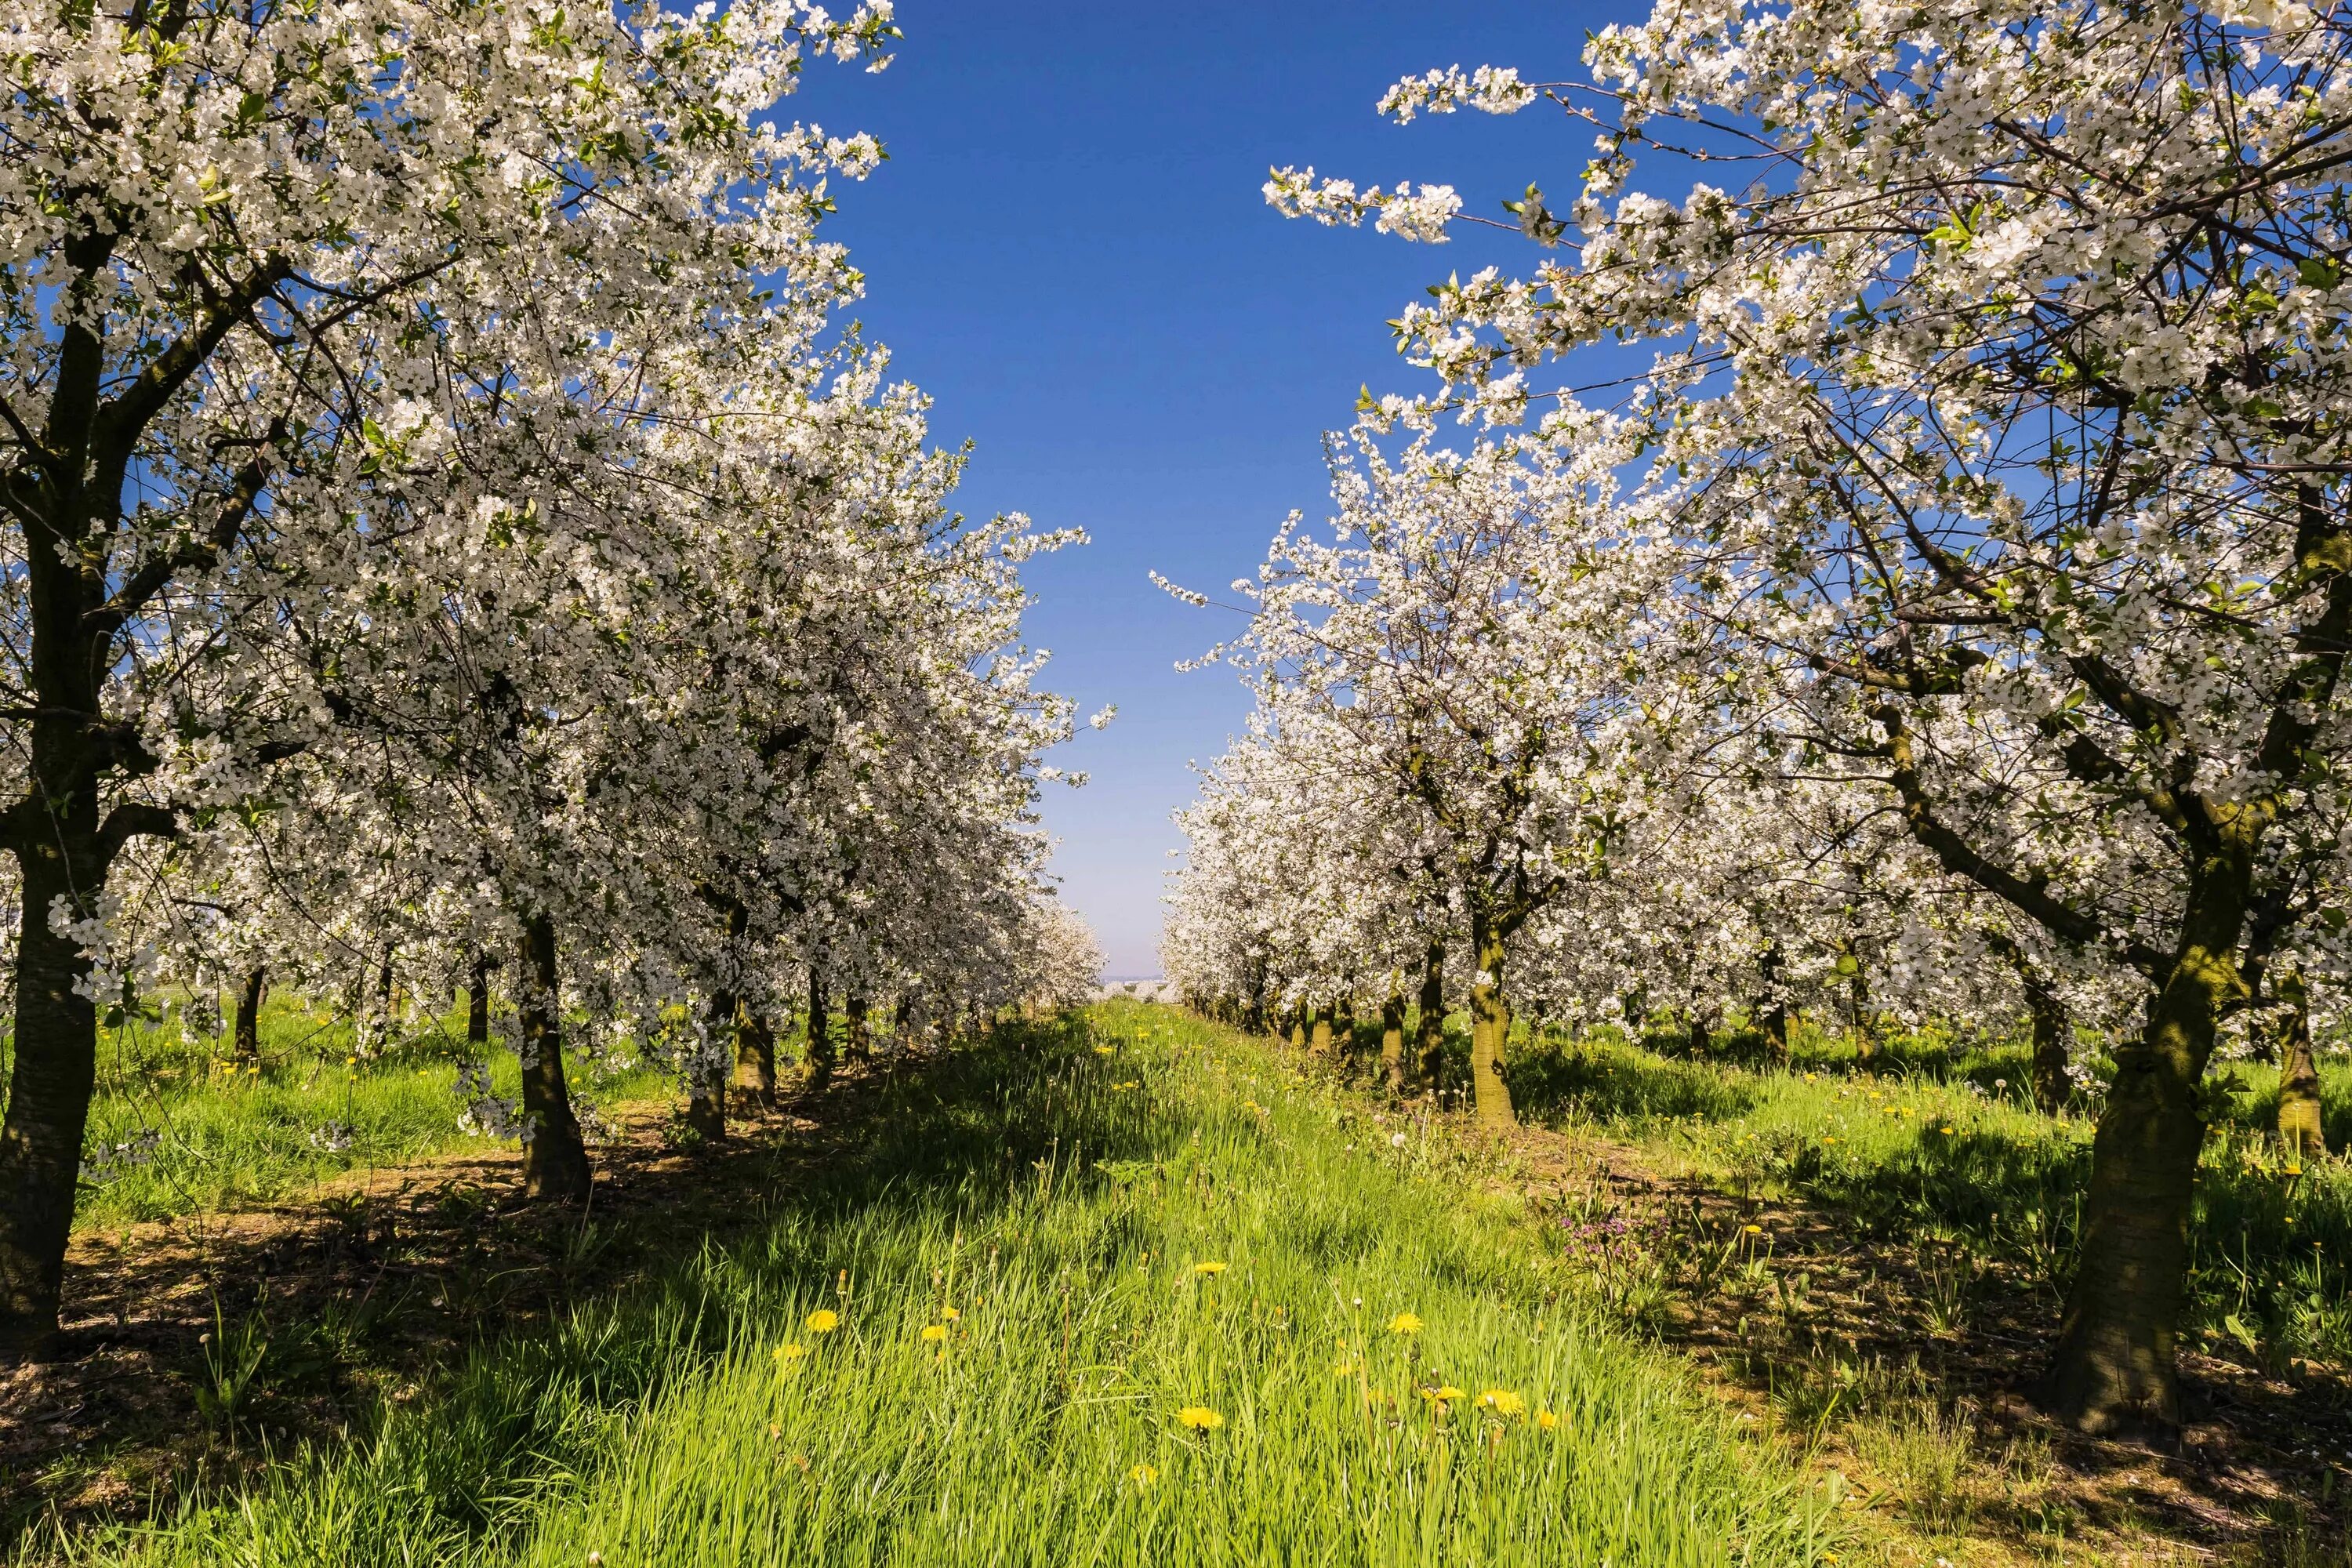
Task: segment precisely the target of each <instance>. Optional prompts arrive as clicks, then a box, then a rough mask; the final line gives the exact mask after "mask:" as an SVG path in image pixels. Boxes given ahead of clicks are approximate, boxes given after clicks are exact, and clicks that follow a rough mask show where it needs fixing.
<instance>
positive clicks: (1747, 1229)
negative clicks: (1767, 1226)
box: [1739, 1225, 1764, 1236]
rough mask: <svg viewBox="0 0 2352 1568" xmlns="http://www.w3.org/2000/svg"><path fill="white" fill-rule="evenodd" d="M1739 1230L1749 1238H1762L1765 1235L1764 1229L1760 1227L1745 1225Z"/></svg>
mask: <svg viewBox="0 0 2352 1568" xmlns="http://www.w3.org/2000/svg"><path fill="white" fill-rule="evenodd" d="M1739 1228H1740V1230H1741V1231H1742V1232H1744V1233H1745V1234H1747V1235H1748V1236H1761V1235H1763V1234H1764V1227H1763V1226H1760V1225H1743V1226H1740V1227H1739Z"/></svg>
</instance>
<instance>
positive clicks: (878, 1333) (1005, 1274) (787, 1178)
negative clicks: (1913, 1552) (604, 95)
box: [25, 1004, 1842, 1568]
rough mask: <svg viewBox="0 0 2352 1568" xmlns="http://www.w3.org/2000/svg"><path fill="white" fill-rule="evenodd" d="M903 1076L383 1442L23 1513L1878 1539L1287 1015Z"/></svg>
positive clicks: (476, 1523)
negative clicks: (1260, 1026)
mask: <svg viewBox="0 0 2352 1568" xmlns="http://www.w3.org/2000/svg"><path fill="white" fill-rule="evenodd" d="M868 1092H870V1093H871V1094H872V1095H874V1096H876V1097H877V1099H876V1100H875V1103H874V1104H873V1106H872V1108H871V1110H870V1114H869V1115H868V1116H867V1118H866V1119H865V1120H864V1121H861V1123H860V1124H859V1126H858V1127H857V1128H856V1133H855V1136H854V1137H845V1138H844V1139H843V1140H842V1141H841V1142H839V1143H838V1144H837V1145H836V1148H837V1151H838V1152H837V1153H835V1155H834V1157H831V1158H827V1159H824V1160H823V1161H822V1162H819V1163H806V1162H803V1163H797V1164H795V1163H790V1162H786V1163H780V1164H779V1165H778V1166H777V1167H776V1169H775V1174H774V1175H773V1176H772V1179H769V1180H767V1181H765V1182H763V1183H762V1184H760V1185H758V1186H757V1187H754V1188H750V1189H747V1190H745V1191H743V1192H742V1193H741V1194H740V1203H741V1205H742V1206H743V1208H744V1209H745V1210H746V1211H747V1212H749V1213H751V1214H752V1215H756V1216H757V1222H756V1223H755V1224H752V1225H751V1226H749V1227H748V1228H742V1229H739V1230H736V1231H734V1232H731V1233H730V1235H729V1237H728V1238H727V1239H725V1240H724V1241H723V1242H720V1241H714V1242H709V1243H706V1244H705V1245H704V1246H702V1247H700V1248H699V1249H698V1250H689V1251H687V1252H685V1253H684V1254H682V1255H681V1256H679V1257H677V1258H676V1259H675V1260H674V1261H673V1262H672V1263H671V1264H670V1265H669V1266H668V1267H666V1268H662V1269H659V1270H656V1271H653V1272H652V1273H651V1274H650V1275H648V1276H646V1277H643V1278H639V1279H635V1280H634V1281H633V1282H631V1283H629V1284H627V1285H625V1286H624V1287H622V1288H620V1289H614V1290H613V1291H610V1292H607V1293H604V1294H597V1295H589V1294H585V1293H583V1294H582V1295H581V1296H580V1297H579V1298H578V1299H575V1300H572V1302H571V1304H570V1305H569V1307H568V1308H567V1309H566V1310H563V1311H562V1312H560V1313H558V1314H556V1315H554V1316H553V1317H552V1318H551V1319H549V1320H547V1321H544V1322H540V1323H526V1324H522V1325H520V1326H518V1327H516V1328H513V1329H510V1330H509V1331H506V1332H503V1333H499V1334H496V1335H493V1336H490V1337H488V1338H486V1339H485V1340H483V1341H482V1342H478V1343H477V1344H476V1346H475V1347H474V1348H473V1350H472V1351H471V1352H470V1353H469V1354H467V1355H466V1356H464V1357H463V1358H461V1359H460V1360H458V1361H457V1362H456V1363H453V1364H451V1365H449V1366H448V1367H447V1368H446V1371H444V1372H442V1373H440V1374H439V1375H437V1376H431V1377H427V1378H425V1379H423V1380H422V1381H421V1382H420V1383H419V1384H418V1385H417V1386H416V1387H415V1389H414V1390H413V1396H412V1397H409V1398H406V1399H404V1400H391V1399H387V1400H385V1401H383V1402H382V1403H380V1404H379V1405H378V1406H377V1407H375V1408H374V1409H373V1410H372V1411H371V1412H369V1413H368V1414H367V1415H366V1416H365V1418H364V1419H363V1420H362V1421H361V1422H360V1423H359V1433H358V1435H357V1436H355V1437H353V1438H352V1440H350V1441H348V1442H340V1443H319V1442H305V1443H299V1444H296V1445H293V1446H290V1447H288V1448H286V1449H285V1450H284V1451H282V1452H277V1453H272V1454H269V1455H268V1457H267V1458H266V1459H265V1460H264V1462H263V1463H261V1465H260V1466H259V1468H257V1470H249V1471H248V1472H247V1479H243V1480H241V1481H239V1482H237V1483H236V1484H233V1485H221V1484H211V1485H206V1484H201V1483H200V1484H198V1485H196V1486H195V1487H194V1489H191V1490H190V1491H188V1492H187V1493H185V1494H184V1497H183V1500H181V1501H180V1502H179V1503H177V1504H176V1505H174V1506H173V1509H171V1510H169V1511H168V1512H167V1514H166V1515H165V1517H163V1519H161V1520H160V1521H157V1522H155V1523H153V1524H152V1525H147V1526H131V1525H120V1526H115V1527H110V1528H102V1529H99V1530H96V1531H82V1532H79V1533H77V1534H74V1535H71V1536H68V1537H64V1538H62V1539H61V1538H59V1537H58V1536H57V1535H55V1534H51V1535H48V1536H46V1537H42V1538H38V1539H37V1540H35V1541H34V1542H30V1543H28V1545H27V1546H26V1549H25V1550H26V1552H28V1553H32V1554H38V1555H43V1556H46V1557H50V1558H55V1559H58V1560H61V1561H65V1562H70V1563H140V1564H152V1565H155V1568H163V1565H167V1564H183V1563H184V1564H197V1563H202V1564H206V1565H208V1568H209V1565H211V1564H216V1563H236V1564H247V1565H251V1568H264V1565H276V1564H296V1563H301V1564H328V1563H446V1564H493V1563H496V1564H518V1565H520V1564H548V1565H555V1564H562V1565H565V1568H578V1565H579V1564H582V1563H604V1564H610V1565H611V1568H623V1565H627V1568H660V1565H664V1564H677V1565H680V1568H683V1565H686V1564H693V1565H695V1568H705V1565H718V1564H730V1563H746V1564H749V1563H774V1562H795V1563H798V1562H809V1563H905V1564H920V1563H956V1564H980V1563H1055V1564H1061V1563H1104V1564H1112V1563H1153V1564H1161V1563H1306V1562H1313V1563H1331V1564H1345V1563H1381V1564H1390V1563H1439V1562H1444V1563H1454V1562H1464V1561H1477V1562H1481V1563H1497V1564H1511V1563H1602V1562H1614V1563H1644V1564H1681V1563H1694V1564H1696V1563H1758V1564H1767V1563H1810V1562H1819V1561H1825V1560H1827V1554H1828V1552H1829V1551H1830V1550H1832V1549H1833V1548H1836V1547H1838V1546H1839V1545H1840V1544H1841V1542H1842V1538H1841V1537H1840V1535H1839V1531H1840V1529H1841V1526H1840V1525H1839V1523H1838V1521H1837V1520H1836V1519H1835V1518H1834V1517H1832V1516H1833V1513H1834V1510H1833V1509H1832V1507H1831V1505H1830V1500H1829V1498H1828V1497H1827V1496H1826V1495H1825V1493H1824V1492H1823V1491H1822V1489H1817V1488H1813V1487H1811V1486H1810V1485H1808V1484H1807V1481H1806V1479H1805V1478H1804V1477H1803V1476H1802V1475H1801V1473H1800V1472H1799V1471H1798V1470H1796V1469H1795V1468H1793V1467H1791V1466H1790V1465H1789V1463H1788V1462H1787V1460H1786V1458H1785V1457H1783V1456H1782V1455H1780V1453H1779V1452H1778V1451H1777V1450H1775V1449H1772V1448H1770V1447H1767V1446H1763V1445H1758V1444H1753V1443H1749V1442H1746V1441H1743V1440H1742V1439H1741V1437H1740V1436H1738V1431H1737V1429H1736V1427H1735V1425H1734V1423H1733V1420H1732V1418H1731V1416H1730V1415H1728V1414H1727V1412H1725V1411H1724V1410H1723V1409H1722V1408H1721V1407H1720V1406H1719V1405H1715V1404H1713V1403H1711V1402H1709V1401H1707V1400H1706V1399H1705V1398H1704V1397H1702V1396H1701V1395H1700V1394H1697V1393H1696V1391H1695V1388H1694V1386H1693V1384H1692V1381H1691V1379H1690V1378H1689V1377H1688V1375H1687V1374H1686V1373H1685V1372H1683V1371H1682V1370H1680V1369H1678V1368H1677V1367H1676V1366H1675V1365H1674V1364H1673V1363H1671V1361H1670V1360H1668V1359H1667V1358H1666V1357H1665V1356H1664V1355H1663V1354H1662V1353H1661V1352H1655V1351H1653V1350H1648V1349H1644V1348H1642V1347H1640V1346H1638V1345H1636V1344H1634V1343H1633V1342H1630V1341H1628V1340H1627V1339H1625V1338H1623V1337H1622V1335H1621V1334H1620V1333H1619V1332H1617V1331H1614V1330H1612V1329H1611V1328H1609V1327H1606V1326H1604V1325H1603V1324H1602V1323H1601V1321H1599V1314H1597V1313H1595V1312H1593V1311H1591V1310H1590V1309H1589V1308H1587V1307H1585V1306H1582V1305H1580V1304H1578V1303H1580V1302H1582V1301H1583V1300H1584V1299H1585V1298H1584V1293H1583V1292H1582V1291H1580V1290H1579V1289H1574V1288H1573V1281H1572V1280H1571V1279H1570V1278H1569V1269H1570V1263H1569V1262H1568V1261H1567V1260H1566V1259H1564V1258H1562V1256H1561V1254H1560V1250H1559V1246H1558V1243H1557V1241H1556V1240H1553V1239H1552V1238H1551V1237H1549V1235H1548V1234H1547V1233H1546V1230H1545V1228H1544V1227H1541V1226H1535V1225H1531V1224H1528V1223H1527V1222H1526V1221H1527V1216H1526V1215H1524V1214H1523V1213H1522V1212H1521V1207H1520V1205H1519V1204H1518V1203H1517V1202H1516V1201H1514V1200H1512V1199H1510V1198H1507V1197H1502V1196H1481V1195H1475V1191H1476V1189H1475V1188H1474V1187H1473V1186H1471V1185H1469V1184H1465V1182H1464V1181H1463V1180H1462V1179H1461V1177H1462V1173H1461V1172H1460V1171H1459V1170H1458V1169H1456V1168H1455V1167H1454V1165H1452V1164H1449V1163H1446V1162H1447V1161H1448V1160H1451V1159H1454V1158H1456V1156H1454V1155H1452V1154H1448V1153H1447V1152H1445V1150H1446V1149H1447V1148H1448V1147H1450V1146H1451V1144H1450V1141H1447V1140H1442V1139H1438V1138H1430V1137H1426V1136H1425V1135H1423V1133H1421V1132H1420V1131H1418V1130H1417V1128H1415V1127H1414V1126H1413V1125H1412V1124H1410V1123H1407V1122H1404V1121H1387V1122H1382V1123H1379V1124H1374V1123H1372V1122H1370V1121H1368V1119H1367V1118H1366V1117H1364V1116H1363V1115H1360V1114H1357V1113H1355V1112H1353V1111H1351V1110H1350V1109H1349V1106H1348V1105H1347V1104H1346V1103H1344V1102H1343V1101H1342V1100H1340V1099H1339V1095H1338V1093H1337V1091H1335V1090H1334V1089H1332V1088H1331V1087H1329V1086H1328V1084H1324V1083H1320V1082H1317V1081H1310V1080H1309V1079H1305V1078H1302V1077H1300V1076H1298V1075H1297V1073H1296V1072H1295V1071H1294V1070H1293V1069H1292V1068H1288V1067H1286V1066H1285V1065H1284V1064H1283V1063H1282V1062H1281V1061H1280V1059H1279V1058H1278V1057H1277V1056H1276V1054H1275V1053H1274V1052H1273V1051H1272V1050H1271V1049H1270V1048H1269V1047H1267V1046H1266V1045H1265V1043H1264V1042H1251V1041H1246V1040H1244V1039H1242V1038H1240V1037H1237V1036H1234V1035H1233V1034H1231V1033H1229V1032H1227V1031H1223V1030H1221V1029H1218V1028H1216V1027H1214V1026H1209V1025H1206V1024H1202V1023H1199V1022H1196V1021H1193V1020H1190V1019H1187V1018H1184V1017H1182V1016H1180V1015H1177V1014H1175V1013H1172V1012H1171V1011H1169V1010H1166V1009H1161V1008H1153V1007H1148V1006H1139V1005H1126V1004H1112V1005H1108V1006H1105V1007H1102V1008H1098V1009H1096V1010H1093V1011H1092V1012H1090V1013H1089V1014H1088V1015H1087V1016H1084V1017H1082V1018H1074V1019H1069V1020H1064V1021H1060V1022H1057V1023H1055V1024H1051V1025H1041V1026H1028V1027H1018V1028H1013V1029H1007V1030H1003V1031H1000V1032H999V1033H998V1034H997V1035H996V1036H995V1037H992V1039H990V1040H989V1041H987V1042H984V1043H982V1044H980V1045H977V1046H974V1047H971V1048H969V1049H966V1050H961V1051H959V1052H956V1053H953V1054H951V1055H950V1056H949V1057H947V1058H942V1059H940V1060H939V1061H937V1062H935V1063H932V1064H930V1065H929V1066H927V1067H926V1068H922V1069H921V1070H919V1071H915V1072H910V1073H906V1074H902V1075H898V1076H896V1077H894V1078H892V1079H889V1080H887V1082H884V1083H882V1084H879V1085H875V1086H872V1087H871V1088H870V1089H869V1090H868ZM1399 1140H1402V1142H1399ZM821 1313H822V1314H831V1315H832V1321H830V1322H828V1320H827V1319H826V1318H824V1317H822V1316H817V1315H816V1314H821ZM934 1331H936V1332H934ZM228 1337H229V1336H226V1335H225V1336H224V1338H225V1339H226V1338H228ZM1490 1390H1491V1391H1494V1396H1493V1397H1492V1398H1491V1399H1489V1400H1487V1401H1486V1403H1483V1404H1482V1403H1481V1399H1482V1396H1483V1395H1486V1394H1487V1393H1488V1391H1490ZM1188 1409H1191V1410H1194V1411H1196V1412H1207V1413H1210V1414H1209V1415H1200V1414H1195V1415H1193V1416H1192V1424H1190V1425H1188V1424H1187V1420H1186V1417H1185V1415H1184V1413H1185V1412H1186V1411H1187V1410H1188Z"/></svg>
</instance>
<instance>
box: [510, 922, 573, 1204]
mask: <svg viewBox="0 0 2352 1568" xmlns="http://www.w3.org/2000/svg"><path fill="white" fill-rule="evenodd" d="M522 982H523V983H522V986H521V993H522V994H521V995H520V998H519V1002H520V1006H519V1007H518V1009H517V1011H518V1013H519V1015H520V1016H519V1019H518V1022H519V1023H520V1031H519V1033H520V1039H519V1040H518V1041H517V1042H516V1046H517V1050H516V1054H517V1056H519V1057H520V1058H521V1061H522V1109H523V1114H524V1115H525V1117H527V1118H528V1119H529V1121H528V1125H529V1127H530V1134H529V1140H530V1141H529V1142H526V1143H525V1144H524V1145H523V1156H522V1190H523V1196H524V1197H526V1198H551V1199H553V1200H555V1201H556V1202H559V1203H580V1202H583V1201H585V1199H586V1198H587V1196H588V1183H589V1171H588V1149H587V1145H586V1144H584V1143H583V1142H582V1141H581V1138H580V1122H579V1120H578V1118H576V1117H575V1116H573V1115H572V1095H571V1091H570V1090H569V1089H567V1087H566V1086H565V1084H564V1081H563V1024H562V1018H563V1015H562V1005H563V993H562V974H561V973H560V972H559V971H558V969H557V967H556V952H555V922H554V921H552V920H551V919H549V918H548V917H547V916H546V915H543V914H538V915H531V916H529V917H527V918H526V919H525V920H524V921H523V922H522Z"/></svg>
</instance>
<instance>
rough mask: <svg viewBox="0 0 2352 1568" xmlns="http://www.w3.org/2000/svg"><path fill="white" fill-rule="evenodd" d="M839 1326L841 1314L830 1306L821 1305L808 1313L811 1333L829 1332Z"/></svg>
mask: <svg viewBox="0 0 2352 1568" xmlns="http://www.w3.org/2000/svg"><path fill="white" fill-rule="evenodd" d="M839 1327H841V1314H840V1313H838V1312H836V1311H835V1310H833V1309H832V1308H830V1307H819V1308H818V1309H817V1310H815V1311H814V1312H811V1313H810V1314H809V1315H808V1331H809V1332H810V1333H813V1334H829V1333H831V1332H833V1331H834V1330H835V1329H837V1328H839Z"/></svg>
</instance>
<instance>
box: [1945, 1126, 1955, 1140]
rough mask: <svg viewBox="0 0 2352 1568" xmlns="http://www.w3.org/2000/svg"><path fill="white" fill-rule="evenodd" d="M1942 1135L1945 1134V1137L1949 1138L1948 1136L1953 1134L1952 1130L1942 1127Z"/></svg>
mask: <svg viewBox="0 0 2352 1568" xmlns="http://www.w3.org/2000/svg"><path fill="white" fill-rule="evenodd" d="M1944 1136H1945V1137H1947V1138H1949V1137H1952V1136H1954V1134H1953V1131H1952V1130H1951V1129H1950V1128H1948V1127H1947V1128H1945V1129H1944Z"/></svg>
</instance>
